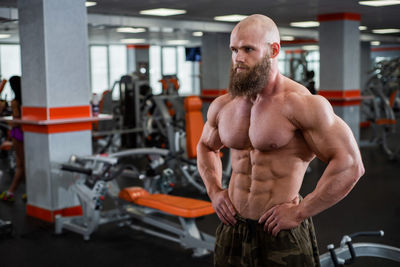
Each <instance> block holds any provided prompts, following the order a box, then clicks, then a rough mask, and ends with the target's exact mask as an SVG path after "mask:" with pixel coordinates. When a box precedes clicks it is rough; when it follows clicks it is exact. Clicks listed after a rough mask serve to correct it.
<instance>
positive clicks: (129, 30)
mask: <svg viewBox="0 0 400 267" xmlns="http://www.w3.org/2000/svg"><path fill="white" fill-rule="evenodd" d="M145 31H146V29H145V28H132V27H120V28H117V32H125V33H139V32H145Z"/></svg>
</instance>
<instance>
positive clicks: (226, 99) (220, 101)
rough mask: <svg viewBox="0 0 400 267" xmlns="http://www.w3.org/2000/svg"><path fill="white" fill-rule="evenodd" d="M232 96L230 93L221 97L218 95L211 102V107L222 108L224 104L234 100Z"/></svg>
mask: <svg viewBox="0 0 400 267" xmlns="http://www.w3.org/2000/svg"><path fill="white" fill-rule="evenodd" d="M232 99H233V98H232V97H231V95H230V94H229V93H227V94H224V95H221V96H219V97H217V98H216V99H214V100H213V101H212V102H211V105H210V108H214V109H217V110H219V109H221V108H222V107H223V106H225V105H226V104H228V103H229V102H231V101H232Z"/></svg>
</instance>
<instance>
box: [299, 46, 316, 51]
mask: <svg viewBox="0 0 400 267" xmlns="http://www.w3.org/2000/svg"><path fill="white" fill-rule="evenodd" d="M301 49H303V50H307V51H310V50H319V46H318V45H304V46H302V47H301Z"/></svg>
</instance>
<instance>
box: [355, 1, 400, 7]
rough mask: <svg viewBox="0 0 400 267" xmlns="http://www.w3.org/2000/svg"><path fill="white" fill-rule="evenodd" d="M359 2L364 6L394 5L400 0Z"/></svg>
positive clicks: (399, 2)
mask: <svg viewBox="0 0 400 267" xmlns="http://www.w3.org/2000/svg"><path fill="white" fill-rule="evenodd" d="M358 3H359V4H360V5H364V6H392V5H399V4H400V0H381V1H359V2H358Z"/></svg>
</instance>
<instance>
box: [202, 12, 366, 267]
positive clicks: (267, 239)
mask: <svg viewBox="0 0 400 267" xmlns="http://www.w3.org/2000/svg"><path fill="white" fill-rule="evenodd" d="M279 42H280V37H279V32H278V29H277V27H276V25H275V23H274V22H273V21H272V20H271V19H270V18H268V17H266V16H263V15H252V16H249V17H247V18H246V19H244V20H243V21H241V22H240V23H238V24H237V25H236V27H235V28H234V29H233V31H232V33H231V39H230V48H231V50H232V68H231V75H230V85H229V89H228V92H229V93H228V94H226V95H223V96H220V97H218V98H217V99H216V100H215V101H213V103H212V104H211V105H210V108H209V110H208V114H207V122H206V124H205V126H204V129H203V133H202V136H201V139H200V142H199V144H198V146H197V152H198V168H199V171H200V174H201V177H202V179H203V181H204V184H205V185H206V188H207V193H208V195H209V197H210V199H211V202H212V205H213V207H214V209H215V211H216V213H217V215H218V217H219V219H220V220H221V223H220V225H219V226H218V228H217V232H216V235H217V239H216V245H215V251H214V265H215V266H319V258H318V249H317V246H316V240H315V235H314V231H313V226H312V221H311V216H314V215H316V214H318V213H320V212H321V211H323V210H325V209H327V208H329V207H331V206H332V205H334V204H335V203H337V202H338V201H340V200H341V199H343V198H344V197H345V196H346V195H347V194H348V193H349V192H350V190H351V189H352V188H353V186H354V185H355V184H356V183H357V181H358V179H359V178H360V177H361V176H362V175H363V173H364V167H363V164H362V160H361V156H360V152H359V149H358V147H357V143H356V141H355V139H354V136H353V134H352V132H351V130H350V128H349V127H348V126H347V125H346V124H345V123H344V122H343V120H341V119H340V118H339V117H338V116H336V115H335V114H334V112H333V109H332V107H331V105H330V104H329V102H328V101H327V100H326V99H325V98H323V97H321V96H314V95H311V94H310V93H309V91H308V90H307V89H306V88H305V87H303V86H302V85H300V84H298V83H296V82H294V81H292V80H290V79H289V78H287V77H285V76H283V75H282V74H280V73H279V70H278V54H279V52H280V45H279ZM223 147H228V148H230V151H231V158H232V177H231V179H230V183H229V187H228V189H224V188H223V187H222V185H221V177H222V166H221V160H220V157H219V151H220V149H221V148H223ZM315 157H318V158H319V159H320V160H322V161H323V162H325V163H327V164H328V165H327V167H326V169H325V171H324V173H323V175H322V176H321V178H320V180H319V182H318V184H317V186H316V188H315V189H314V191H313V192H311V193H310V194H308V195H307V196H306V197H305V198H304V199H303V200H301V199H300V197H299V190H300V187H301V184H302V181H303V177H304V174H305V171H306V169H307V166H308V165H309V163H310V162H311V161H312V160H313V159H314V158H315Z"/></svg>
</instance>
